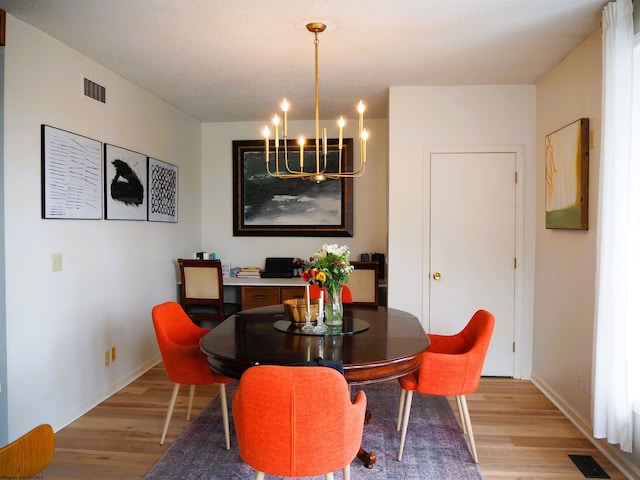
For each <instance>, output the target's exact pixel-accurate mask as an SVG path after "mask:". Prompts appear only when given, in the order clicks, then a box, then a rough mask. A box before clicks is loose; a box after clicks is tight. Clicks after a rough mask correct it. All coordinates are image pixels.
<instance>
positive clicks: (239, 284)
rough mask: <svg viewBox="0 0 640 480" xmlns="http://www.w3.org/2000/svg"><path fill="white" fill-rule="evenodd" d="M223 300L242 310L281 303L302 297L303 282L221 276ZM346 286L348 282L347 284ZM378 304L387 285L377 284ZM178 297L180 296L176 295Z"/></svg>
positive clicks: (385, 291)
mask: <svg viewBox="0 0 640 480" xmlns="http://www.w3.org/2000/svg"><path fill="white" fill-rule="evenodd" d="M222 283H223V285H224V301H225V302H229V303H237V304H238V305H242V309H243V310H247V309H249V308H255V307H262V306H267V305H275V304H278V303H282V302H284V301H285V300H287V299H290V298H303V297H304V287H305V285H306V282H304V281H303V280H302V279H301V278H300V277H292V278H238V277H223V278H222ZM347 286H348V284H347ZM379 292H380V293H379V299H380V305H386V303H387V285H386V283H384V282H381V283H380V286H379ZM178 298H180V296H178Z"/></svg>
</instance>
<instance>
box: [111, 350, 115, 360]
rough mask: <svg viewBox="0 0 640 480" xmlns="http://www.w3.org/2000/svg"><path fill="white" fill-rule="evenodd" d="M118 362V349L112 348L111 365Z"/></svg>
mask: <svg viewBox="0 0 640 480" xmlns="http://www.w3.org/2000/svg"><path fill="white" fill-rule="evenodd" d="M115 361H116V347H111V363H113V362H115Z"/></svg>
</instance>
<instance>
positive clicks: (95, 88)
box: [84, 78, 107, 103]
mask: <svg viewBox="0 0 640 480" xmlns="http://www.w3.org/2000/svg"><path fill="white" fill-rule="evenodd" d="M84 94H85V95H86V96H87V97H89V98H93V99H94V100H97V101H98V102H102V103H107V89H106V88H104V87H103V86H102V85H98V84H97V83H96V82H92V81H91V80H89V79H88V78H85V79H84Z"/></svg>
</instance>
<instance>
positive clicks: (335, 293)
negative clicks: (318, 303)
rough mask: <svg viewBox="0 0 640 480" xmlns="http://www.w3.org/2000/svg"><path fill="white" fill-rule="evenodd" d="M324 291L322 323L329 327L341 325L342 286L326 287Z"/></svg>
mask: <svg viewBox="0 0 640 480" xmlns="http://www.w3.org/2000/svg"><path fill="white" fill-rule="evenodd" d="M325 290H326V292H327V298H326V301H325V307H324V323H325V324H327V325H328V326H330V327H335V326H338V325H342V285H331V286H329V285H327V286H325Z"/></svg>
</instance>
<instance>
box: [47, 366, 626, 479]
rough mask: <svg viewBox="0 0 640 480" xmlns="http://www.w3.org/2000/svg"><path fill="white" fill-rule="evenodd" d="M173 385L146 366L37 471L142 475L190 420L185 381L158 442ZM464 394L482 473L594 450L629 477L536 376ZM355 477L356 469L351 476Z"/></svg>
mask: <svg viewBox="0 0 640 480" xmlns="http://www.w3.org/2000/svg"><path fill="white" fill-rule="evenodd" d="M171 389H172V384H171V382H169V380H168V379H167V377H166V375H165V372H164V368H163V367H162V365H161V364H160V365H158V366H156V367H154V368H152V369H151V370H149V371H148V372H147V373H145V374H144V375H143V376H141V377H140V378H139V379H137V380H136V381H134V382H133V383H131V384H130V385H129V386H127V387H125V388H124V389H122V390H121V391H119V392H118V393H116V394H115V395H113V396H112V397H111V398H109V399H107V400H106V401H104V402H103V403H102V404H100V405H99V406H97V407H96V408H95V409H93V410H92V411H90V412H89V413H87V414H86V415H84V416H83V417H82V418H80V419H78V420H77V421H75V422H73V423H72V424H71V425H69V426H68V427H66V428H64V429H63V430H61V431H59V432H57V433H56V452H55V455H54V457H53V462H52V463H51V465H50V466H49V467H48V468H47V470H45V471H44V472H43V473H42V474H41V475H40V476H39V477H38V478H43V479H44V480H114V479H142V478H144V476H145V474H146V473H147V472H148V471H149V469H150V468H151V467H152V466H153V465H154V464H155V462H156V461H157V460H158V459H159V458H160V456H161V455H162V454H163V453H164V452H165V450H166V449H167V448H168V447H169V445H170V444H171V442H172V441H173V440H174V439H175V438H176V437H177V436H178V435H179V434H180V432H181V431H182V430H183V429H184V428H185V426H186V425H187V421H186V405H187V396H188V387H182V389H181V390H180V396H179V398H178V403H177V404H176V410H175V412H174V416H173V419H172V422H171V425H170V427H169V433H168V435H167V440H166V441H165V444H164V446H160V444H159V439H160V433H161V432H162V426H163V422H164V418H165V415H166V408H167V404H168V401H169V397H170V395H171ZM217 391H218V390H217V387H216V386H211V387H198V388H196V399H195V400H194V411H193V416H195V415H197V414H198V413H199V412H200V410H201V409H202V408H203V407H204V406H206V405H207V403H208V402H210V401H211V398H212V397H213V396H214V395H216V393H217ZM467 402H468V404H469V411H470V415H471V421H472V424H473V428H474V432H475V438H476V444H477V447H478V456H479V458H480V470H481V472H482V475H483V477H484V479H485V480H493V479H511V480H515V479H554V480H565V479H576V480H579V479H584V478H585V477H584V476H583V475H582V474H581V473H580V471H579V470H578V469H577V468H576V467H575V466H574V465H573V463H572V462H571V461H570V460H569V458H568V456H567V455H568V454H570V453H575V454H580V455H592V456H593V457H594V458H595V459H596V460H597V462H598V463H599V464H600V465H601V466H602V467H603V468H604V469H605V470H606V471H607V473H608V474H609V475H610V476H611V478H612V479H624V478H625V477H624V476H623V475H622V474H621V473H620V472H619V471H618V470H617V469H616V468H615V467H614V466H613V465H612V464H611V463H609V462H608V461H607V460H606V459H605V457H604V456H603V455H602V454H600V452H599V451H598V450H597V449H596V448H595V447H593V446H592V445H591V443H590V442H589V441H588V440H587V439H586V438H585V437H584V436H583V435H582V434H581V433H580V432H579V431H578V430H577V429H576V428H575V427H574V426H573V425H572V424H571V423H570V422H569V421H568V420H567V419H566V418H565V417H564V416H563V415H562V414H561V413H560V412H559V411H558V410H557V409H556V408H555V407H554V406H553V404H552V403H551V402H550V401H549V400H547V399H546V397H545V396H544V395H542V393H540V391H539V390H538V389H537V388H536V387H535V386H534V385H532V384H531V382H528V381H519V380H511V379H495V378H483V379H482V381H481V382H480V387H479V389H478V391H477V392H476V393H475V394H473V395H468V396H467ZM454 407H455V405H454ZM454 411H456V409H455V408H454ZM410 435H411V432H409V436H410ZM408 441H409V439H408ZM363 468H364V467H363ZM374 468H375V467H374ZM358 477H359V476H358V471H357V469H356V470H353V469H352V478H354V479H357V478H358Z"/></svg>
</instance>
